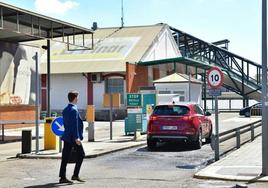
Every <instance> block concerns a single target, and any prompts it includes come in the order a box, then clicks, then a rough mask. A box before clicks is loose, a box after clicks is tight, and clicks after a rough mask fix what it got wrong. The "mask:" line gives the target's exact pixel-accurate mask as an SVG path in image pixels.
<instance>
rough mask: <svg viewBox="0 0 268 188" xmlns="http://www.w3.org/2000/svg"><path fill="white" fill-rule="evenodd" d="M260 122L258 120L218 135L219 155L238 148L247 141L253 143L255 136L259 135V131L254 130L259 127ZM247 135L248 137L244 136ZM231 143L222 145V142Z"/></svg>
mask: <svg viewBox="0 0 268 188" xmlns="http://www.w3.org/2000/svg"><path fill="white" fill-rule="evenodd" d="M261 125H262V120H258V121H255V122H252V123H249V124H247V125H243V126H241V127H237V128H234V129H231V130H228V131H224V132H221V133H219V143H220V147H221V150H222V151H223V152H222V153H221V154H225V153H227V152H229V151H231V150H233V149H238V148H240V146H241V144H244V143H246V142H249V141H253V140H254V139H255V138H256V137H257V136H259V135H261V130H259V129H258V130H256V129H257V128H259V127H261ZM247 133H249V134H250V135H246V134H247ZM227 141H229V142H232V143H229V144H227V145H224V144H223V143H224V142H227Z"/></svg>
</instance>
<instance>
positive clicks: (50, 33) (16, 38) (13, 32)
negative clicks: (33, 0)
mask: <svg viewBox="0 0 268 188" xmlns="http://www.w3.org/2000/svg"><path fill="white" fill-rule="evenodd" d="M85 34H90V35H91V36H92V37H91V38H92V42H90V43H88V42H87V43H86V42H85V41H84V37H83V36H84V35H85ZM77 35H81V36H82V39H83V40H79V41H78V40H76V36H77ZM40 39H51V40H53V39H55V40H57V41H61V42H64V43H67V44H68V45H75V46H80V47H81V48H86V49H91V48H92V47H93V46H92V45H93V31H92V30H90V29H87V28H84V27H80V26H77V25H74V24H70V23H67V22H64V21H60V20H57V19H53V18H50V17H47V16H44V15H41V14H37V13H34V12H30V11H28V10H24V9H21V8H18V7H14V6H11V5H8V4H5V3H2V2H0V40H1V41H7V42H25V41H33V40H40ZM86 44H87V45H89V46H86Z"/></svg>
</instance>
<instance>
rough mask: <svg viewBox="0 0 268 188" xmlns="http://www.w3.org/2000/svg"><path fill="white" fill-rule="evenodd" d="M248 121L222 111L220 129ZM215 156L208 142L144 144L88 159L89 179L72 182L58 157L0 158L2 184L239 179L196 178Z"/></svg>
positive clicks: (199, 186) (182, 183)
mask: <svg viewBox="0 0 268 188" xmlns="http://www.w3.org/2000/svg"><path fill="white" fill-rule="evenodd" d="M249 121H250V119H249V118H241V117H237V116H232V115H230V114H222V115H220V122H221V123H222V126H221V127H220V131H223V130H228V129H230V128H234V127H235V126H239V125H242V124H246V123H249ZM223 125H224V126H223ZM107 128H108V126H107ZM99 131H101V130H99ZM106 132H107V131H106ZM102 135H103V136H104V132H103V134H102ZM105 137H106V135H105ZM213 157H214V153H213V151H212V150H211V147H210V145H208V144H205V145H203V147H202V149H200V150H193V149H192V148H191V147H190V146H189V145H187V144H185V143H177V144H161V145H160V146H159V147H158V148H157V150H156V151H153V152H149V151H147V148H146V146H143V147H138V148H133V149H128V150H125V151H121V152H116V153H113V154H109V155H105V156H102V157H98V158H94V159H85V161H84V163H83V166H82V169H81V177H82V178H83V179H84V180H86V182H85V183H83V184H80V183H77V182H76V183H75V184H73V185H59V184H58V171H59V165H60V161H59V160H49V159H41V160H33V159H11V160H7V161H2V162H0V169H1V170H0V187H12V188H13V187H61V186H63V187H79V188H80V187H93V188H95V187H97V188H98V187H100V188H102V187H109V188H110V187H112V188H113V187H115V188H117V187H119V188H120V187H134V188H135V187H139V188H140V187H165V188H166V187H176V188H188V187H189V188H195V187H196V188H210V187H211V188H218V187H223V188H226V187H233V186H235V185H236V184H237V183H239V182H226V181H213V180H199V179H194V178H193V175H194V173H195V172H197V171H198V170H199V169H201V168H203V167H205V166H206V165H207V164H208V161H211V160H212V159H213ZM234 162H235V161H234ZM73 167H74V165H72V164H70V165H69V166H68V169H67V176H68V177H71V175H72V171H73ZM248 187H251V188H255V187H256V188H259V187H268V184H249V185H248Z"/></svg>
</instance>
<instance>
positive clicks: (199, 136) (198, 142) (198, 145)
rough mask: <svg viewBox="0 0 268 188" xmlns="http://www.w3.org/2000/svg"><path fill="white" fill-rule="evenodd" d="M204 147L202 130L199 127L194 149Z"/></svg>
mask: <svg viewBox="0 0 268 188" xmlns="http://www.w3.org/2000/svg"><path fill="white" fill-rule="evenodd" d="M201 147H202V131H201V129H199V131H198V133H197V139H196V140H195V141H194V142H193V148H194V149H201Z"/></svg>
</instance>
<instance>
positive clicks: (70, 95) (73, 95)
mask: <svg viewBox="0 0 268 188" xmlns="http://www.w3.org/2000/svg"><path fill="white" fill-rule="evenodd" d="M77 96H78V91H75V90H73V91H69V93H68V100H69V102H73V101H74V99H75V98H77Z"/></svg>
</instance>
